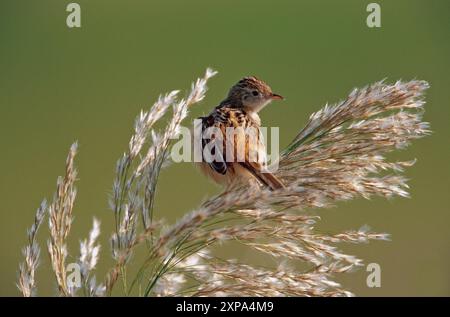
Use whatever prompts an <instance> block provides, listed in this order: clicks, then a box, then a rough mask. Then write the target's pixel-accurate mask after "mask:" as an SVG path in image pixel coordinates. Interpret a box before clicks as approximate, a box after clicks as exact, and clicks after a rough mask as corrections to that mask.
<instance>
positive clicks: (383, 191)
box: [18, 70, 429, 296]
mask: <svg viewBox="0 0 450 317" xmlns="http://www.w3.org/2000/svg"><path fill="white" fill-rule="evenodd" d="M213 75H215V72H213V71H211V70H207V72H206V74H205V76H204V77H203V78H201V79H198V80H197V81H196V82H195V83H194V84H193V85H192V87H191V91H190V93H189V94H188V95H187V97H186V98H183V99H178V91H173V92H171V93H169V94H167V95H164V96H161V97H160V98H159V99H158V101H157V102H156V103H155V104H154V105H153V107H151V108H150V110H148V111H145V112H144V111H143V112H141V114H140V115H139V116H138V117H137V119H136V122H135V129H134V134H133V136H132V137H131V140H130V142H129V149H128V151H127V152H126V153H124V155H123V156H122V158H121V159H119V161H118V162H117V169H116V177H115V180H114V183H113V190H112V195H111V198H110V207H111V209H112V211H113V214H114V218H115V228H114V229H113V234H112V236H111V253H112V256H113V258H114V260H115V265H114V267H113V268H111V270H110V271H109V273H108V274H107V276H106V278H105V281H104V283H103V284H102V283H101V284H97V283H96V279H95V276H93V273H92V272H93V270H94V269H95V266H96V264H97V262H98V253H99V248H100V246H99V245H98V244H97V243H96V240H97V238H98V236H99V234H100V228H99V222H98V221H96V220H94V225H93V229H92V231H91V233H90V235H89V238H88V239H86V240H85V241H83V242H82V243H81V248H80V257H79V261H78V264H79V265H80V267H81V284H80V285H77V286H69V285H68V283H67V281H66V279H67V276H66V265H67V263H66V258H67V255H68V251H67V247H66V243H65V241H66V239H67V236H68V234H69V231H70V225H71V222H72V207H73V202H74V199H75V196H76V190H75V187H74V181H75V178H76V171H75V168H74V166H73V163H74V156H75V153H76V144H74V145H73V146H72V148H71V150H70V153H69V157H68V160H67V164H66V174H65V177H63V178H60V179H58V183H57V191H56V194H55V196H54V198H53V201H52V203H51V204H50V205H49V206H48V207H47V205H46V203H43V204H42V205H41V207H40V208H39V209H38V211H37V214H36V219H35V223H34V225H33V226H32V228H31V229H30V230H29V232H28V238H29V242H28V245H27V246H26V248H25V249H24V256H25V261H24V263H23V264H21V265H20V271H19V281H18V287H19V289H20V290H21V292H22V294H23V295H24V296H32V295H36V285H35V271H36V267H37V265H38V260H39V246H38V245H37V242H36V239H35V236H36V232H37V230H38V228H39V225H40V224H41V223H42V220H43V218H44V214H45V213H47V214H48V216H49V227H50V240H49V243H48V249H49V254H50V258H51V263H52V268H53V271H54V272H55V277H56V281H57V285H58V291H59V295H62V296H76V295H86V296H104V295H110V294H111V293H112V291H113V289H114V288H115V287H116V284H117V282H118V281H121V284H122V290H123V294H124V295H130V294H133V295H134V294H137V295H141V296H179V295H191V296H221V295H222V296H230V295H233V296H349V295H352V294H351V293H350V292H349V291H348V290H346V289H345V288H344V287H342V286H341V285H339V284H338V283H337V282H335V281H334V280H333V277H334V275H335V274H339V273H347V272H351V271H352V269H354V268H355V267H358V266H361V265H362V260H361V259H358V258H357V257H355V256H352V255H348V254H345V253H343V252H341V251H340V250H339V249H338V248H337V247H336V244H337V243H344V242H345V243H364V242H367V241H370V240H386V239H387V238H388V235H387V234H383V233H375V232H371V231H369V230H367V229H364V228H363V229H360V230H354V231H347V232H339V233H334V234H331V233H330V234H323V233H319V232H317V231H316V229H315V223H316V222H317V221H318V220H319V218H318V217H315V216H311V215H310V214H308V213H305V212H303V211H302V210H305V209H309V208H322V207H328V206H331V205H332V204H333V203H334V202H336V201H340V200H348V199H351V198H354V197H357V196H362V197H366V198H367V197H370V196H372V195H381V196H385V197H391V196H407V195H408V193H407V191H406V190H407V185H406V180H405V178H403V177H402V176H399V175H400V173H401V172H402V171H403V169H404V168H405V167H408V166H411V165H412V164H413V162H412V161H408V162H389V161H388V160H387V159H386V158H385V156H384V155H385V154H386V153H388V152H390V151H392V150H394V149H399V148H404V147H406V146H407V145H408V144H409V142H410V141H411V140H413V139H416V138H420V137H422V136H424V135H426V134H428V133H429V128H428V124H427V123H425V122H422V112H423V106H424V101H423V93H424V91H425V90H426V89H427V88H428V84H427V83H426V82H424V81H410V82H397V83H395V84H385V83H383V82H379V83H375V84H373V85H370V86H368V87H365V88H363V89H359V90H358V89H355V90H354V91H353V92H352V93H351V94H350V95H349V96H348V97H347V99H346V100H344V101H342V102H340V103H338V104H336V105H333V106H325V107H324V108H323V109H322V110H320V111H318V112H317V113H315V114H313V115H312V116H311V117H310V120H309V122H308V123H307V125H306V127H305V128H303V129H302V130H301V132H300V133H299V134H298V135H297V137H296V138H295V139H294V140H293V141H292V143H291V144H290V145H289V146H288V148H287V149H286V150H284V151H283V152H282V154H281V156H280V161H279V166H280V168H279V170H278V172H277V176H278V177H280V178H281V179H282V180H283V182H284V183H285V184H286V185H287V186H286V188H285V189H280V190H276V191H269V190H265V189H257V188H251V189H250V190H249V189H248V188H247V187H246V188H243V187H239V186H235V187H232V188H227V189H226V190H224V191H223V192H222V193H220V194H219V195H217V196H214V197H211V198H209V199H207V200H206V201H205V202H203V203H202V204H201V205H200V206H199V207H198V208H197V209H196V210H193V211H191V212H188V213H186V214H185V215H184V216H183V217H182V218H181V219H179V220H178V221H177V222H176V223H174V224H173V225H170V226H163V225H162V222H161V219H158V220H156V221H155V219H154V218H155V217H154V200H155V192H156V187H157V183H158V176H159V173H160V171H161V169H162V168H164V167H166V166H168V165H169V164H168V163H169V162H170V158H169V156H168V153H169V152H170V146H171V140H172V139H173V138H175V137H177V135H178V134H179V131H180V126H181V123H182V121H183V120H184V119H185V118H186V117H187V114H188V109H189V107H191V106H192V105H194V104H195V103H198V102H199V101H201V100H202V99H203V98H204V95H205V92H206V82H207V80H208V79H209V78H210V77H212V76H213ZM170 108H173V113H172V115H171V117H170V118H169V119H168V123H167V125H166V127H165V129H163V130H162V131H157V130H155V129H154V124H155V123H156V122H158V121H160V120H162V119H163V117H165V116H166V114H167V112H168V110H169V109H170ZM380 171H394V172H395V174H387V175H384V176H380V175H379V172H380ZM236 242H237V243H239V244H240V245H242V246H243V247H245V248H250V249H252V250H256V251H258V252H262V253H264V254H267V255H270V256H272V257H273V258H275V259H276V260H277V262H278V263H279V264H278V265H276V266H273V267H262V266H255V265H250V264H248V263H247V264H246V263H239V262H238V261H235V260H233V259H220V258H218V257H217V256H216V255H215V253H214V250H215V246H216V245H219V244H220V245H222V244H224V243H236ZM136 248H143V249H144V250H146V251H145V253H146V258H145V259H144V261H142V262H141V263H137V262H135V263H133V265H137V269H138V273H137V274H136V275H133V276H129V275H130V274H127V273H128V271H129V270H128V266H129V265H130V258H131V257H132V255H133V253H134V252H135V250H136ZM297 262H301V263H303V264H305V265H306V267H307V269H306V270H304V271H299V270H298V269H293V268H292V267H295V265H289V264H290V263H297ZM135 268H136V267H135Z"/></svg>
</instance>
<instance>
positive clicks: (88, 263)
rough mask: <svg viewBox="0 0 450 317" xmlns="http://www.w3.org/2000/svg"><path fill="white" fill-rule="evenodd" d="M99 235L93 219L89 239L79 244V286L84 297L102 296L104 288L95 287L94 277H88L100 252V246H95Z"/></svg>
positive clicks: (95, 221)
mask: <svg viewBox="0 0 450 317" xmlns="http://www.w3.org/2000/svg"><path fill="white" fill-rule="evenodd" d="M99 235H100V222H99V221H98V220H97V219H95V218H94V222H93V225H92V230H91V231H90V232H89V239H88V240H87V239H85V240H84V241H82V242H80V258H79V264H80V268H81V272H80V273H81V284H82V285H83V287H84V292H85V295H88V296H90V297H92V296H103V295H104V294H105V290H106V289H105V286H103V285H101V284H100V285H97V283H96V278H95V276H93V277H90V275H91V271H92V270H94V269H95V266H96V265H97V262H98V257H99V256H98V255H99V252H100V244H96V241H97V238H98V236H99Z"/></svg>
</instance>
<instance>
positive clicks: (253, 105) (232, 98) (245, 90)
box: [227, 76, 283, 112]
mask: <svg viewBox="0 0 450 317" xmlns="http://www.w3.org/2000/svg"><path fill="white" fill-rule="evenodd" d="M227 99H228V101H229V102H230V103H232V104H233V105H234V106H238V107H242V108H244V109H245V110H247V111H250V112H258V111H260V110H261V109H262V108H264V106H266V105H267V104H268V103H269V102H271V101H272V100H277V99H278V100H282V99H283V97H282V96H280V95H278V94H275V93H273V92H272V89H271V88H270V86H269V85H267V84H266V83H265V82H264V81H262V80H260V79H258V78H256V77H254V76H250V77H244V78H242V79H241V80H240V81H238V82H237V83H236V84H235V85H234V86H233V87H231V89H230V91H229V93H228V97H227Z"/></svg>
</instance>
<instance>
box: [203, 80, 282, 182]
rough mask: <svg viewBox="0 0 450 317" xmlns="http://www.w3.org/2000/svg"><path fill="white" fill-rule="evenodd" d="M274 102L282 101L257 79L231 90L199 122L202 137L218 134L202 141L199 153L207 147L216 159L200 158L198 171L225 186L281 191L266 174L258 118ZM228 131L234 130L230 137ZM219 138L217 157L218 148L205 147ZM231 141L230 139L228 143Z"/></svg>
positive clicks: (272, 176)
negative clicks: (257, 186) (250, 185)
mask: <svg viewBox="0 0 450 317" xmlns="http://www.w3.org/2000/svg"><path fill="white" fill-rule="evenodd" d="M273 99H282V97H281V96H279V95H277V94H274V93H272V90H271V88H270V87H269V86H268V85H267V84H266V83H264V82H263V81H261V80H259V79H257V78H256V77H245V78H243V79H241V80H240V81H239V82H238V83H237V84H236V85H234V86H233V87H232V88H231V89H230V92H229V93H228V96H227V97H226V99H225V100H223V101H222V102H221V103H220V104H219V105H218V106H217V107H215V108H214V110H213V111H212V112H211V113H210V114H209V115H208V116H205V117H201V118H200V119H201V120H202V135H204V133H205V134H207V129H208V128H214V129H216V131H220V134H221V135H219V136H217V135H211V138H203V139H202V150H204V149H205V147H207V151H209V150H211V154H212V155H215V159H214V160H212V161H211V160H209V161H208V159H207V158H205V156H203V158H204V161H203V162H202V163H201V169H202V171H203V172H204V173H205V174H206V175H208V176H210V177H211V178H212V179H213V180H214V181H216V182H218V183H221V184H225V185H230V184H232V183H235V182H249V183H255V181H256V182H257V183H260V184H262V185H264V186H267V187H269V188H270V189H272V190H274V189H279V188H282V187H283V184H282V182H281V181H280V180H278V179H277V178H276V177H275V176H274V175H273V174H271V173H269V172H267V171H265V167H266V163H267V160H266V149H265V145H264V142H263V139H262V136H261V132H260V127H261V120H260V118H259V116H258V111H260V110H261V109H262V108H263V107H264V106H265V105H267V104H268V103H269V102H270V101H271V100H273ZM227 128H234V129H235V130H234V131H233V134H231V133H230V132H228V134H227ZM252 133H253V134H252ZM207 136H208V135H207ZM218 137H221V138H222V148H221V149H219V151H220V153H216V152H215V150H216V149H217V148H216V149H213V148H212V149H210V148H209V146H208V144H211V140H216V141H217V140H219V139H217V138H218ZM230 137H233V139H232V140H230V139H229V138H230ZM239 151H241V152H239ZM204 153H205V152H204ZM206 153H209V152H206Z"/></svg>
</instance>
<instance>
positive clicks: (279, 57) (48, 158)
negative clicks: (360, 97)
mask: <svg viewBox="0 0 450 317" xmlns="http://www.w3.org/2000/svg"><path fill="white" fill-rule="evenodd" d="M69 2H70V1H60V0H58V1H56V0H54V1H47V0H45V1H44V0H41V1H23V0H21V1H19V0H2V1H1V3H0V40H1V42H0V56H1V58H0V87H1V88H0V89H1V93H0V110H1V112H0V113H1V115H0V120H1V124H0V149H1V156H0V157H1V177H0V193H1V202H2V203H1V207H0V208H1V220H0V234H1V240H0V241H1V251H2V252H1V254H2V256H1V261H0V295H12V296H16V295H19V293H18V291H17V289H16V286H15V283H16V276H17V267H18V263H19V262H20V261H21V260H22V257H21V253H20V250H21V248H22V247H23V246H24V245H25V243H26V229H27V228H28V227H29V226H30V225H31V223H32V220H33V217H34V212H35V209H36V208H37V207H38V205H39V203H40V201H41V200H42V199H43V198H44V197H47V198H51V195H52V194H53V192H54V190H55V182H56V177H57V175H61V174H62V173H63V170H64V160H65V157H66V154H67V151H68V148H69V146H70V144H71V143H72V142H73V141H74V140H79V143H80V153H79V156H78V157H77V166H78V169H79V182H78V183H77V186H78V189H79V193H78V198H77V202H76V206H75V210H74V214H75V222H74V224H73V227H72V232H71V235H70V245H69V247H70V251H71V254H72V255H74V256H75V255H77V254H78V250H79V248H78V243H79V240H80V239H84V237H85V236H87V234H88V231H89V229H90V227H91V223H92V217H93V216H96V217H97V218H98V219H100V220H101V221H102V239H101V242H102V247H103V248H102V252H101V262H100V265H99V268H98V271H97V276H98V278H102V276H103V275H104V273H105V272H106V269H107V268H108V267H109V266H110V265H111V257H110V254H109V244H108V237H109V235H110V233H111V231H112V225H113V215H112V213H111V212H110V211H109V210H108V206H107V196H108V193H109V192H110V189H111V185H112V180H113V173H114V166H115V162H116V159H117V158H118V157H119V156H120V155H121V153H122V152H123V151H124V150H125V149H126V147H127V142H128V140H129V137H130V135H131V132H132V124H133V120H134V118H135V116H136V115H137V113H138V111H139V110H140V109H141V108H146V107H148V106H150V105H151V104H152V103H153V101H154V100H155V99H156V98H157V96H158V95H159V94H160V93H162V92H167V91H169V90H172V89H187V88H189V85H190V82H191V81H192V80H193V79H195V78H196V77H198V76H200V75H202V74H203V73H204V70H205V68H206V67H207V66H211V67H213V68H215V69H216V70H218V71H219V75H218V76H217V77H215V78H214V79H212V80H211V81H210V83H209V87H210V90H209V92H208V94H207V98H206V100H205V101H204V102H202V103H201V104H200V105H197V106H196V107H195V108H194V109H193V111H192V113H191V118H194V117H196V116H198V115H201V114H204V113H206V112H208V111H209V110H210V108H211V107H212V106H214V105H216V104H217V103H218V102H219V101H220V100H221V99H222V98H223V97H224V95H225V93H226V92H227V90H228V88H229V87H230V86H231V85H232V84H233V83H234V82H235V81H236V80H238V79H239V78H240V77H242V76H244V75H249V74H254V75H257V76H259V77H261V78H263V79H264V80H266V81H267V82H268V83H269V84H270V85H271V86H272V87H273V89H274V90H275V91H276V92H279V93H280V94H282V95H283V96H285V97H286V101H285V102H284V103H283V104H277V105H272V106H269V107H267V108H266V109H265V110H264V111H263V112H262V119H263V122H264V123H265V124H266V125H268V126H280V127H281V130H280V135H281V145H282V146H285V145H286V144H287V143H288V142H289V140H291V139H292V138H293V137H294V135H295V134H296V132H297V131H298V129H300V128H301V127H302V126H303V125H304V124H305V122H306V120H307V118H308V116H309V114H310V113H312V112H313V111H316V110H318V109H319V108H320V107H321V106H323V105H324V104H325V103H326V102H331V103H332V102H336V101H338V100H340V99H342V98H344V97H346V95H347V93H348V92H349V91H350V90H351V89H352V88H353V87H355V86H363V85H365V84H368V83H371V82H374V81H377V80H380V79H383V78H385V77H386V78H388V81H395V80H397V79H406V80H407V79H413V78H418V79H424V80H427V81H429V82H430V83H431V89H430V90H429V91H428V93H427V98H426V99H427V102H428V103H427V107H426V108H427V111H426V114H425V120H426V121H429V122H431V126H432V129H433V131H434V133H433V135H431V136H430V137H427V138H424V139H421V140H418V141H417V142H414V143H413V145H412V146H411V147H410V148H408V149H407V150H406V151H402V152H401V153H399V155H397V156H398V157H400V158H404V159H410V158H418V162H417V164H416V165H415V166H414V167H413V168H411V169H409V170H408V171H407V173H406V175H407V177H409V178H410V183H409V184H410V185H411V196H412V198H411V199H402V198H395V199H392V200H389V201H387V200H384V199H373V200H371V201H368V200H363V199H357V200H354V201H349V202H346V203H342V204H339V205H338V207H337V208H334V209H328V210H320V211H318V213H319V214H320V215H321V216H322V223H321V224H320V225H321V227H322V228H326V229H330V230H342V229H357V228H359V227H360V226H362V225H364V224H368V225H370V226H371V227H372V228H373V229H374V230H376V231H380V232H389V233H391V234H392V242H375V243H372V244H370V245H356V246H345V247H344V250H346V251H348V252H352V254H355V255H357V256H359V257H362V258H363V259H364V260H365V262H366V263H370V262H376V263H379V264H380V265H381V268H382V282H381V283H382V287H381V288H378V289H372V288H368V287H367V286H366V282H365V281H366V276H367V274H368V273H366V272H365V269H364V268H362V269H360V270H359V271H358V272H356V273H354V274H349V275H347V276H345V277H339V280H340V281H341V282H343V283H344V285H345V286H347V287H348V288H349V289H350V290H351V291H353V292H355V293H356V294H357V295H362V296H393V295H401V296H412V295H420V296H431V295H440V296H442V295H446V296H449V295H450V230H449V228H450V226H449V222H450V210H449V209H450V208H449V206H450V195H449V194H450V193H449V188H450V187H449V185H450V184H449V182H450V181H449V180H450V174H449V171H450V169H449V163H448V160H449V158H450V157H449V142H448V140H449V133H450V126H449V118H450V110H449V108H450V106H449V99H450V93H449V91H450V77H449V70H450V60H449V56H450V41H449V39H450V1H447V0H442V1H438V0H434V1H412V0H402V1H377V2H378V3H379V4H380V5H381V9H382V16H381V18H382V27H381V28H379V29H370V28H368V27H367V26H366V17H367V14H368V13H367V12H366V6H367V4H368V3H370V2H372V1H361V0H353V1H333V0H329V1H312V0H311V1H293V0H292V1H287V0H283V1H280V0H277V1H261V0H257V1H256V0H255V1H237V0H232V1H222V2H219V1H207V0H204V1H196V0H193V1H184V0H177V1H175V0H164V1H162V0H161V1H144V0H142V1H112V0H108V1H98V0H97V1H87V0H86V1H84V0H79V1H77V3H79V4H80V5H81V9H82V27H81V28H80V29H69V28H68V27H67V26H66V24H65V21H66V16H67V13H66V11H65V8H66V6H67V4H68V3H69ZM218 190H219V189H218V188H217V187H213V186H211V185H210V183H209V182H208V181H207V180H206V179H205V178H204V177H203V176H202V175H201V174H200V173H198V172H197V171H196V169H195V168H194V167H193V166H192V165H191V164H188V163H185V164H177V165H173V166H172V167H171V168H169V169H167V170H165V171H164V172H163V173H162V176H161V180H160V187H159V191H158V204H157V208H156V212H157V215H158V216H160V217H165V218H167V219H168V220H169V221H170V222H173V221H174V220H175V219H177V218H178V217H180V216H182V215H183V214H184V213H185V212H187V211H189V210H191V209H193V208H195V207H196V206H197V205H198V204H199V202H200V201H201V200H202V199H203V198H205V197H207V196H208V195H210V194H212V193H214V192H217V191H218ZM174 195H176V196H174ZM39 239H40V241H41V246H42V248H43V251H42V257H41V258H42V262H41V266H40V270H39V271H38V277H37V279H38V291H39V295H53V294H54V290H55V282H54V279H53V276H52V275H51V271H50V269H49V267H50V263H49V260H48V256H47V252H46V248H45V241H46V239H47V232H46V224H45V225H44V226H43V228H42V230H41V232H40V234H39ZM223 252H225V253H226V252H229V250H228V251H227V250H224V251H223ZM73 260H74V258H69V259H68V261H69V262H70V261H73Z"/></svg>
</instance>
